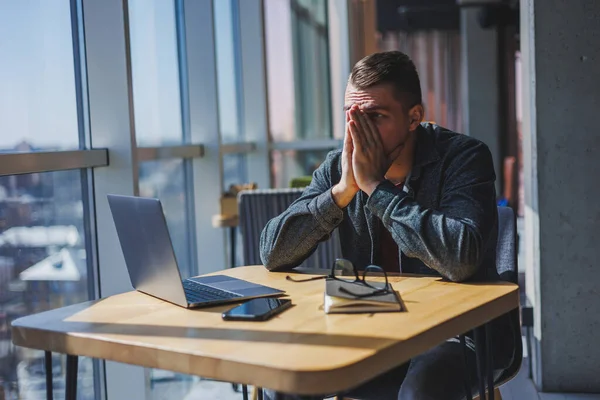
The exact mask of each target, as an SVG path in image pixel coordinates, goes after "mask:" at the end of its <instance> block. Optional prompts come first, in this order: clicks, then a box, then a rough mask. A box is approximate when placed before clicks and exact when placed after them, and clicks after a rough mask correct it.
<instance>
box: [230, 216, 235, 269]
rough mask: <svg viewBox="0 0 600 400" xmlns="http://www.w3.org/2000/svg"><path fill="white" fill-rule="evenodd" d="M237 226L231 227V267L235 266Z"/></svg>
mask: <svg viewBox="0 0 600 400" xmlns="http://www.w3.org/2000/svg"><path fill="white" fill-rule="evenodd" d="M235 236H236V235H235V226H232V227H231V228H229V240H230V241H231V268H235V244H236V243H235Z"/></svg>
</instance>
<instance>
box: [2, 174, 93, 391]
mask: <svg viewBox="0 0 600 400" xmlns="http://www.w3.org/2000/svg"><path fill="white" fill-rule="evenodd" d="M84 232H85V229H84V206H83V201H82V187H81V173H80V171H61V172H48V173H43V174H30V175H18V176H3V177H0V395H1V394H2V390H4V397H2V398H6V399H17V398H18V399H42V398H46V394H45V393H46V387H45V370H44V352H43V351H39V350H32V349H26V348H22V347H16V346H14V345H13V344H12V341H11V332H10V324H11V322H12V321H13V320H14V319H16V318H19V317H22V316H25V315H29V314H33V313H38V312H41V311H46V310H49V309H53V308H58V307H63V306H66V305H69V304H74V303H80V302H83V301H87V300H89V299H90V298H91V297H92V293H90V292H89V288H90V284H93V280H94V277H93V276H92V275H91V274H90V273H89V272H88V271H89V269H88V266H87V262H86V247H85V238H84ZM92 287H93V286H92ZM65 362H66V361H65V358H64V357H60V356H58V355H55V357H54V363H53V367H54V368H53V375H54V388H55V389H54V396H55V398H64V396H65V394H64V393H65V372H66V368H65V366H66V364H65ZM93 365H94V363H93V362H92V360H91V359H88V358H83V357H82V358H80V360H79V379H78V382H77V391H78V396H77V398H78V399H93V398H94V373H93V371H94V367H93Z"/></svg>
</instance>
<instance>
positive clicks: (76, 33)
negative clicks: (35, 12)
mask: <svg viewBox="0 0 600 400" xmlns="http://www.w3.org/2000/svg"><path fill="white" fill-rule="evenodd" d="M71 36H72V43H73V64H74V68H73V69H74V72H75V77H74V78H75V96H76V104H77V125H78V132H79V147H80V148H82V149H90V148H91V147H92V145H91V136H90V125H89V124H90V119H89V104H88V95H87V69H86V64H85V36H84V26H83V4H82V0H71ZM105 157H106V163H107V165H108V151H105ZM80 176H81V192H82V193H81V200H82V204H83V207H84V218H83V220H84V232H83V237H84V241H85V249H86V257H85V258H86V264H87V271H88V274H87V276H88V282H87V284H88V285H87V286H88V298H89V299H90V300H94V299H98V298H99V297H100V264H99V261H98V235H97V233H98V232H97V227H96V203H95V199H94V173H93V170H92V169H90V168H86V169H82V170H81V173H80ZM92 363H93V377H94V378H93V379H94V398H95V399H96V400H100V399H102V400H104V399H106V375H105V364H104V362H103V361H102V360H98V359H93V360H92Z"/></svg>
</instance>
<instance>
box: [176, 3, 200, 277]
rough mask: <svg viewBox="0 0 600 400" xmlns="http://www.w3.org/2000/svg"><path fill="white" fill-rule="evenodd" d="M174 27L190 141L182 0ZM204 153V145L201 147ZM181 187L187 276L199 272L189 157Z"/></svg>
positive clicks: (185, 126)
mask: <svg viewBox="0 0 600 400" xmlns="http://www.w3.org/2000/svg"><path fill="white" fill-rule="evenodd" d="M174 3H175V29H177V58H178V68H179V94H180V103H181V130H182V132H183V142H184V143H186V144H190V143H192V132H191V126H190V123H191V122H190V97H189V86H188V70H187V53H186V36H185V4H184V2H183V0H175V2H174ZM202 154H204V147H202ZM183 181H184V183H183V187H184V195H185V215H186V230H187V232H186V234H187V235H188V243H190V246H188V257H189V260H190V263H189V266H188V267H189V269H190V270H189V271H187V275H188V276H193V275H196V274H197V273H198V272H199V268H198V257H197V255H198V254H197V250H196V245H197V241H196V240H197V239H196V237H197V235H196V229H197V228H196V226H197V225H196V209H195V206H194V204H195V193H194V164H193V161H192V160H191V159H184V160H183Z"/></svg>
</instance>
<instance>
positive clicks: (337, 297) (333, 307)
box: [324, 279, 405, 314]
mask: <svg viewBox="0 0 600 400" xmlns="http://www.w3.org/2000/svg"><path fill="white" fill-rule="evenodd" d="M373 285H376V286H377V287H379V286H381V287H383V284H382V283H373ZM342 286H344V287H345V288H346V289H347V290H349V291H351V292H352V293H355V294H358V295H362V294H368V293H372V292H373V291H374V289H373V288H370V287H368V286H366V285H364V284H362V283H360V282H350V281H342V280H339V279H327V281H326V282H325V304H324V309H325V313H326V314H332V313H374V312H394V311H396V312H397V311H405V308H404V305H403V303H402V299H401V298H400V295H399V294H398V292H396V291H395V290H394V291H391V292H389V293H385V294H378V295H375V296H368V297H356V296H353V295H351V294H348V293H345V292H342V291H340V288H341V287H342Z"/></svg>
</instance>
